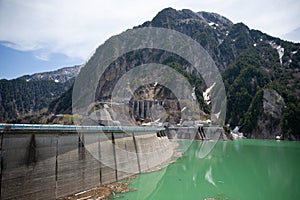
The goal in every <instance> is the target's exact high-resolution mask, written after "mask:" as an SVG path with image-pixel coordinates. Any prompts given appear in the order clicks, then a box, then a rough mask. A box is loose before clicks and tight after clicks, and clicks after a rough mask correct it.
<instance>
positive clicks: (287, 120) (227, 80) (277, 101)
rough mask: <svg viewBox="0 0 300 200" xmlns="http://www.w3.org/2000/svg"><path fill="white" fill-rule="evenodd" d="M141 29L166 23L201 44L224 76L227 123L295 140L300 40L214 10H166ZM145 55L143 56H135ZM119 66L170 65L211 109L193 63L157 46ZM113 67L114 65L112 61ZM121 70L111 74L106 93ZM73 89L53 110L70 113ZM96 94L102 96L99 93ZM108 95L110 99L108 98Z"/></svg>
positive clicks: (250, 133)
mask: <svg viewBox="0 0 300 200" xmlns="http://www.w3.org/2000/svg"><path fill="white" fill-rule="evenodd" d="M142 27H164V28H169V29H173V30H176V31H179V32H181V33H184V34H186V35H188V36H190V37H191V38H193V39H194V40H196V41H197V42H199V44H201V45H202V46H203V47H204V49H205V50H206V51H207V52H208V53H209V54H210V56H211V57H212V58H213V60H214V61H215V63H216V65H217V67H218V68H219V70H220V72H221V73H222V76H223V81H224V84H225V88H226V94H227V101H228V102H227V113H226V114H227V115H226V122H225V123H226V124H229V125H230V127H231V128H234V127H235V126H239V127H241V131H242V132H244V133H245V134H246V136H247V137H253V138H274V137H275V135H281V134H283V136H285V137H289V138H292V139H295V138H298V139H299V135H300V132H299V130H300V127H299V126H300V123H299V122H300V117H299V116H300V104H299V98H300V83H299V80H300V71H299V70H300V44H295V43H292V42H287V41H283V40H281V39H279V38H275V37H272V36H269V35H267V34H264V33H262V32H261V31H258V30H251V29H249V28H248V27H247V26H246V25H245V24H243V23H237V24H234V23H232V22H231V21H230V20H229V19H227V18H225V17H223V16H220V15H219V14H216V13H208V12H193V11H191V10H187V9H184V10H175V9H172V8H166V9H164V10H162V11H161V12H159V13H158V14H157V15H156V16H155V17H154V18H153V19H152V20H151V21H147V22H145V23H143V24H142V25H140V26H137V27H134V28H142ZM138 53H141V54H140V56H138V55H137V54H138ZM118 61H119V62H116V63H118V65H115V67H119V68H124V67H125V66H129V67H128V68H131V67H132V66H133V65H136V64H137V63H139V64H141V63H148V62H157V63H162V64H166V65H169V66H170V67H173V68H174V69H176V70H177V71H179V72H180V73H182V74H184V76H185V77H189V78H188V80H189V81H190V82H191V85H195V88H196V95H197V98H198V100H199V102H200V107H201V108H202V109H203V110H204V111H205V112H206V113H209V112H210V109H209V106H208V105H206V104H205V102H204V101H203V97H202V92H203V91H205V90H206V89H207V86H206V85H205V84H204V83H203V81H202V78H201V77H199V75H198V74H195V73H189V70H188V68H189V63H186V62H184V61H183V60H182V59H178V58H176V56H174V55H171V54H168V53H166V52H160V51H157V50H149V49H145V50H140V52H131V53H129V54H127V55H124V56H123V57H122V58H120V59H119V60H118ZM112 65H114V64H112ZM120 76H121V74H112V75H110V78H109V79H110V80H111V82H110V83H107V84H106V85H105V88H107V91H109V90H111V87H110V86H112V85H110V84H115V82H116V81H117V80H118V78H119V77H120ZM71 94H72V89H70V90H68V91H67V92H66V93H64V94H63V95H62V97H61V98H58V99H56V100H55V101H54V102H52V103H51V106H50V108H49V113H56V114H58V113H70V112H71V96H72V95H71ZM97 98H103V96H101V95H100V96H98V97H97ZM107 98H109V97H107Z"/></svg>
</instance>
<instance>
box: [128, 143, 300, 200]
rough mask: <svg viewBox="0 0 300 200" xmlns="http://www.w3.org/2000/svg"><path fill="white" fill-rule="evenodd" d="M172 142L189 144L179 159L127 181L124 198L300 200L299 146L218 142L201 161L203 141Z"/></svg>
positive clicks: (160, 199)
mask: <svg viewBox="0 0 300 200" xmlns="http://www.w3.org/2000/svg"><path fill="white" fill-rule="evenodd" d="M177 142H178V143H180V147H179V149H184V148H185V147H187V146H189V145H190V146H189V147H188V148H187V150H186V151H185V152H184V154H183V156H182V157H180V158H178V159H177V161H176V162H175V163H172V164H170V165H169V166H167V167H165V168H163V169H162V170H160V171H156V172H151V173H146V174H141V175H139V176H138V177H137V178H136V179H134V180H132V181H133V182H132V185H131V187H132V188H136V189H137V191H134V192H129V193H127V194H124V199H130V200H133V199H137V200H142V199H155V200H168V199H170V200H174V199H180V200H182V199H184V200H185V199H187V200H190V199H191V200H194V199H197V200H201V199H205V198H216V199H241V200H245V199H251V200H253V199H255V200H256V199H264V200H266V199H268V200H269V199H271V200H275V199H280V200H281V199H294V200H296V199H300V143H299V142H288V141H279V142H277V141H270V140H248V139H247V140H238V141H219V142H218V143H217V144H216V145H215V146H214V148H213V149H212V151H211V152H210V153H209V154H208V155H207V156H206V157H204V158H200V157H201V156H199V155H200V151H201V150H200V149H201V148H202V147H203V142H202V141H193V142H192V143H191V144H190V143H189V142H187V141H185V140H181V141H177Z"/></svg>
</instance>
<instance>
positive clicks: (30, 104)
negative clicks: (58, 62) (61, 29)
mask: <svg viewBox="0 0 300 200" xmlns="http://www.w3.org/2000/svg"><path fill="white" fill-rule="evenodd" d="M79 69H80V66H74V67H68V68H62V69H59V70H56V71H53V72H44V73H37V74H33V75H26V76H22V77H20V78H17V79H13V80H5V79H2V80H0V122H18V121H20V120H18V119H20V118H21V117H22V116H23V115H27V114H31V113H34V112H37V111H39V110H41V109H43V108H44V109H48V106H49V103H50V102H51V101H52V100H54V99H56V98H58V97H60V95H62V94H63V93H64V92H65V91H67V90H68V89H69V88H70V87H71V86H72V84H73V82H74V77H75V76H77V74H78V73H79ZM29 118H30V119H31V117H28V119H29ZM25 122H26V120H25ZM35 122H37V121H36V120H35Z"/></svg>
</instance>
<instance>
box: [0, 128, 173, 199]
mask: <svg viewBox="0 0 300 200" xmlns="http://www.w3.org/2000/svg"><path fill="white" fill-rule="evenodd" d="M172 153H173V149H172V148H171V145H170V143H169V140H168V139H167V138H166V137H157V134H156V133H153V132H149V133H147V132H143V133H82V134H77V133H56V134H54V133H51V134H50V133H49V134H47V133H43V134H38V133H34V134H32V133H17V134H14V133H12V132H7V133H3V132H2V133H1V166H2V167H1V175H0V177H1V199H2V200H4V199H26V200H28V199H43V200H44V199H56V198H59V197H62V196H65V195H67V194H71V193H76V192H79V191H82V190H86V189H89V188H93V187H96V186H99V185H102V184H106V183H111V182H114V181H117V180H120V179H123V178H125V177H128V176H129V175H132V174H136V173H140V172H142V171H147V170H149V169H150V168H153V167H155V166H157V165H160V164H161V163H162V162H165V161H166V160H167V159H168V158H170V157H171V156H172Z"/></svg>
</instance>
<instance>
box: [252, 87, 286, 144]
mask: <svg viewBox="0 0 300 200" xmlns="http://www.w3.org/2000/svg"><path fill="white" fill-rule="evenodd" d="M262 100H263V104H262V105H263V106H262V113H261V115H260V116H258V120H257V127H256V129H255V130H254V131H253V135H252V136H254V137H255V138H268V139H274V138H275V137H276V136H280V135H282V134H283V133H284V130H282V129H281V126H280V121H281V118H282V111H283V109H284V106H285V102H284V99H283V97H282V96H280V95H279V94H278V93H277V92H276V91H275V90H273V89H264V90H263V99H262Z"/></svg>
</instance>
